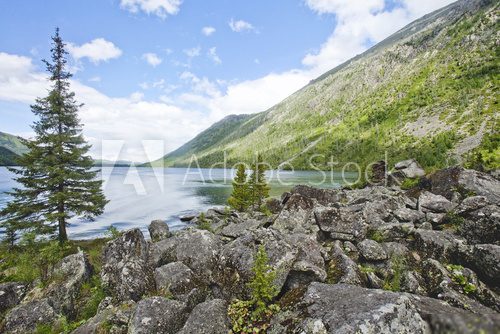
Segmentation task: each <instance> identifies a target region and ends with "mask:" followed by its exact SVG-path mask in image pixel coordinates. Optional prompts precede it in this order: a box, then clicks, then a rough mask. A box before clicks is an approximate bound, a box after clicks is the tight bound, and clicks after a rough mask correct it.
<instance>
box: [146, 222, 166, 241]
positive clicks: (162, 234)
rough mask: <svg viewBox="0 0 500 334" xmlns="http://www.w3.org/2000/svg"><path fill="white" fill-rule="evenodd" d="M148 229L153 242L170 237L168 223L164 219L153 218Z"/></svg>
mask: <svg viewBox="0 0 500 334" xmlns="http://www.w3.org/2000/svg"><path fill="white" fill-rule="evenodd" d="M148 231H149V236H150V237H151V241H152V242H157V241H160V240H163V239H166V238H168V237H170V231H169V229H168V225H167V223H165V221H163V220H153V221H152V222H151V224H149V226H148Z"/></svg>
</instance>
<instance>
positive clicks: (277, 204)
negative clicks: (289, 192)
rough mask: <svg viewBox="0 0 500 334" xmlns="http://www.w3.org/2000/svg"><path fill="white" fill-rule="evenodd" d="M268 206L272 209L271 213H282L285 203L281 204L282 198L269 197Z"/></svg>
mask: <svg viewBox="0 0 500 334" xmlns="http://www.w3.org/2000/svg"><path fill="white" fill-rule="evenodd" d="M266 207H267V208H268V209H269V211H271V213H274V214H277V213H280V211H281V209H283V205H282V204H281V200H279V199H277V198H269V199H268V200H266Z"/></svg>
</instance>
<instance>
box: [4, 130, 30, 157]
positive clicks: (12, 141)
mask: <svg viewBox="0 0 500 334" xmlns="http://www.w3.org/2000/svg"><path fill="white" fill-rule="evenodd" d="M0 147H4V148H6V149H8V150H9V151H11V152H13V153H15V154H17V155H23V154H24V153H26V152H27V150H28V149H27V148H26V146H24V144H23V143H22V142H21V138H20V137H17V136H14V135H11V134H8V133H5V132H1V131H0Z"/></svg>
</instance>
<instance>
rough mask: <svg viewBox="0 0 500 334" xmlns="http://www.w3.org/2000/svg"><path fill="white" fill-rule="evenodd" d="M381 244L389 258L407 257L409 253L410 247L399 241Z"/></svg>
mask: <svg viewBox="0 0 500 334" xmlns="http://www.w3.org/2000/svg"><path fill="white" fill-rule="evenodd" d="M380 245H381V246H382V247H383V248H384V250H385V252H386V253H387V257H388V258H392V257H399V258H405V257H407V256H408V254H409V250H408V247H406V246H405V245H403V244H401V243H399V242H383V243H381V244H380Z"/></svg>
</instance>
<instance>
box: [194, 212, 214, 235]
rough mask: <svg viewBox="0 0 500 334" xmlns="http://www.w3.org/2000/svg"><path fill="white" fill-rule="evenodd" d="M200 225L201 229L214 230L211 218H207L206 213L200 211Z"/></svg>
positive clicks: (198, 223)
mask: <svg viewBox="0 0 500 334" xmlns="http://www.w3.org/2000/svg"><path fill="white" fill-rule="evenodd" d="M196 224H197V225H198V228H199V229H200V230H207V231H210V232H213V230H212V224H211V223H210V221H209V220H207V219H206V218H205V213H203V212H202V213H200V216H199V217H198V222H197V223H196Z"/></svg>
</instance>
